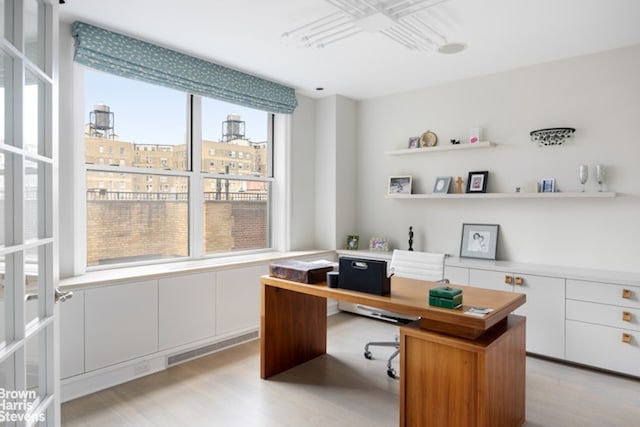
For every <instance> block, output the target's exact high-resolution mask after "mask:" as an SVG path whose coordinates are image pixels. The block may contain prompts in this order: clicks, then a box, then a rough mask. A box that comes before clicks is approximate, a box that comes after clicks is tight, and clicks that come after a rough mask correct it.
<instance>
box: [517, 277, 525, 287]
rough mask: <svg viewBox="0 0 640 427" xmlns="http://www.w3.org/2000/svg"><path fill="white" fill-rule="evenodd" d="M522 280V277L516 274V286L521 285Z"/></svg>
mask: <svg viewBox="0 0 640 427" xmlns="http://www.w3.org/2000/svg"><path fill="white" fill-rule="evenodd" d="M523 282H524V281H523V280H522V277H520V276H516V285H518V286H522V283H523Z"/></svg>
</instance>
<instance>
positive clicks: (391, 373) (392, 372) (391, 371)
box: [387, 369, 398, 380]
mask: <svg viewBox="0 0 640 427" xmlns="http://www.w3.org/2000/svg"><path fill="white" fill-rule="evenodd" d="M387 375H389V377H391V378H393V379H394V380H395V379H397V378H398V375H396V370H395V369H387Z"/></svg>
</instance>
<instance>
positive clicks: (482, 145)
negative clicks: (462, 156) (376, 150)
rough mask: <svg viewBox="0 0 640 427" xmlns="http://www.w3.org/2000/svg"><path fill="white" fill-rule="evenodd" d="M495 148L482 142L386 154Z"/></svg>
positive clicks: (488, 143)
mask: <svg viewBox="0 0 640 427" xmlns="http://www.w3.org/2000/svg"><path fill="white" fill-rule="evenodd" d="M490 147H495V144H494V143H493V142H489V141H480V142H476V143H475V144H470V143H467V144H455V145H454V144H447V145H444V144H443V145H436V146H435V147H422V148H404V149H402V150H391V151H385V152H384V154H386V155H388V156H401V155H404V154H419V153H431V152H435V151H455V150H473V149H476V148H490Z"/></svg>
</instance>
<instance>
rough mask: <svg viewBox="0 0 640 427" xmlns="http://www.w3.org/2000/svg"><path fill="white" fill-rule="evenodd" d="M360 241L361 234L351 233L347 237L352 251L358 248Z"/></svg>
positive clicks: (348, 247) (348, 245)
mask: <svg viewBox="0 0 640 427" xmlns="http://www.w3.org/2000/svg"><path fill="white" fill-rule="evenodd" d="M359 242H360V236H356V235H351V236H348V237H347V249H350V250H352V251H354V250H356V249H358V243H359Z"/></svg>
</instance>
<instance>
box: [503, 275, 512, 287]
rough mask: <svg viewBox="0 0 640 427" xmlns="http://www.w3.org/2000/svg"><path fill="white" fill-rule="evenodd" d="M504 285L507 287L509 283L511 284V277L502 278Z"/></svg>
mask: <svg viewBox="0 0 640 427" xmlns="http://www.w3.org/2000/svg"><path fill="white" fill-rule="evenodd" d="M504 283H505V284H507V285H510V284H511V283H513V277H511V276H504Z"/></svg>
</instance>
